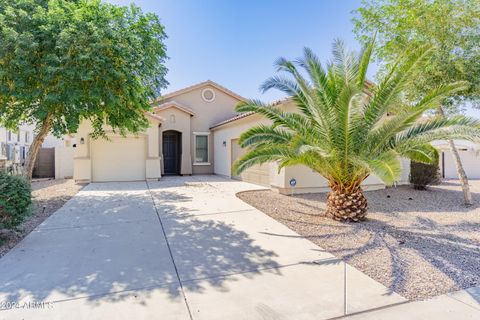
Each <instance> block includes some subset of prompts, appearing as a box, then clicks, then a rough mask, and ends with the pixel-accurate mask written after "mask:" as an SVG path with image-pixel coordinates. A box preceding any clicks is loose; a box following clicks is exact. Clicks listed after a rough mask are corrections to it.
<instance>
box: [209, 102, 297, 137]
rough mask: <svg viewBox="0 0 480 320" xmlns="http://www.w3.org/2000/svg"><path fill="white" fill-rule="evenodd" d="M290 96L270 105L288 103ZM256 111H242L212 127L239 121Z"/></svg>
mask: <svg viewBox="0 0 480 320" xmlns="http://www.w3.org/2000/svg"><path fill="white" fill-rule="evenodd" d="M290 99H291V98H290V97H288V98H285V99H281V100H277V101H274V102H272V103H271V104H270V106H278V105H280V104H282V103H286V102H289V101H290ZM254 113H255V112H253V111H251V112H245V113H240V114H238V115H236V116H235V117H232V118H229V119H227V120H223V121H221V122H219V123H216V124H214V125H213V126H211V127H210V129H215V128H217V127H220V126H223V125H225V124H227V123H230V122H234V121H237V120H240V119H243V118H245V117H248V116H251V115H252V114H254Z"/></svg>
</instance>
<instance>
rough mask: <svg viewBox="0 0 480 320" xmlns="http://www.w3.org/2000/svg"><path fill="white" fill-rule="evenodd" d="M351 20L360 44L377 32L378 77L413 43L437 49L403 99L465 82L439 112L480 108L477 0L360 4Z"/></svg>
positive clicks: (381, 0) (464, 179) (465, 186)
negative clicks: (466, 85)
mask: <svg viewBox="0 0 480 320" xmlns="http://www.w3.org/2000/svg"><path fill="white" fill-rule="evenodd" d="M353 22H354V26H355V27H354V32H355V34H356V36H357V38H358V39H359V40H360V41H362V42H364V43H368V42H369V41H370V39H371V38H372V37H373V36H374V35H375V34H376V38H377V41H376V48H375V50H374V54H375V55H376V57H377V58H378V59H379V61H380V62H382V66H383V67H382V68H381V69H380V74H384V73H385V70H386V68H387V66H388V65H389V64H392V63H394V61H396V60H397V59H398V57H399V56H400V55H401V54H402V53H403V52H404V51H405V50H407V48H409V47H411V46H412V45H413V46H422V45H426V44H428V45H432V46H434V47H435V50H434V51H433V52H432V57H431V59H430V61H429V63H428V64H425V65H423V66H422V69H421V72H420V73H419V74H418V76H417V81H415V82H413V83H411V84H410V85H409V86H408V87H407V88H406V90H405V96H404V99H406V100H410V101H415V100H417V99H418V98H419V97H421V96H423V95H425V93H427V92H429V91H430V90H431V89H432V88H435V87H436V86H438V85H441V84H448V83H451V82H454V81H468V82H469V84H470V86H468V87H466V88H465V90H462V91H458V92H456V93H455V94H453V95H452V96H451V97H449V99H445V100H444V101H443V103H442V105H441V106H440V107H439V108H438V109H437V112H438V113H439V114H440V115H443V114H455V113H458V112H459V111H462V109H463V108H464V107H465V106H468V105H471V106H473V107H480V76H479V75H480V50H479V43H480V1H478V0H434V1H433V0H379V1H377V0H375V1H373V0H363V1H362V5H361V7H360V8H359V9H357V10H356V11H355V17H354V19H353ZM449 144H450V147H451V150H452V153H453V156H454V159H455V162H456V165H457V171H458V175H459V178H460V180H461V182H462V187H463V191H464V200H465V203H466V204H471V202H472V198H471V194H470V190H469V187H468V180H467V177H466V175H465V171H464V170H463V166H462V163H461V161H460V157H459V155H458V151H457V149H456V148H455V144H454V142H453V141H452V140H450V141H449Z"/></svg>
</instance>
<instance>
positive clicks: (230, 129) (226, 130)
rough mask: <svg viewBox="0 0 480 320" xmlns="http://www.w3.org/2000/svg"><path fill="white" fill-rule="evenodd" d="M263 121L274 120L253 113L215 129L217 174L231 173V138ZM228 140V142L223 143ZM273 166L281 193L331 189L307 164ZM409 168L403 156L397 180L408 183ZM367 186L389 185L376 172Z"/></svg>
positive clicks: (291, 106) (287, 107)
mask: <svg viewBox="0 0 480 320" xmlns="http://www.w3.org/2000/svg"><path fill="white" fill-rule="evenodd" d="M280 107H281V108H282V109H284V110H286V111H289V112H298V111H297V108H296V107H295V105H294V104H293V103H292V102H287V103H284V104H283V105H281V106H280ZM261 123H262V124H269V123H270V121H269V120H266V119H264V118H263V117H260V116H258V115H251V116H247V117H245V118H243V119H241V120H237V121H234V122H232V123H229V124H226V125H224V126H221V127H218V128H216V129H214V146H215V170H214V171H215V173H216V174H220V175H224V176H228V177H230V171H231V165H230V164H231V152H230V150H231V140H232V139H236V138H238V137H239V136H240V134H242V132H244V131H246V130H247V129H249V128H251V127H253V126H255V125H257V124H261ZM224 141H225V142H226V146H223V142H224ZM270 167H271V171H270V185H271V186H272V188H273V189H274V190H276V191H278V192H280V193H284V194H290V193H311V192H327V191H328V190H329V188H328V184H327V181H326V179H325V178H323V177H322V176H321V175H319V174H318V173H316V172H314V171H313V170H312V169H310V168H308V167H306V166H303V165H296V166H291V167H287V168H283V169H282V170H281V171H280V174H278V166H277V165H276V164H274V163H272V164H271V165H270ZM409 171H410V162H409V160H407V159H402V176H401V178H400V180H399V181H398V183H397V184H406V183H408V175H409ZM292 178H295V180H296V183H297V184H296V186H295V187H294V188H292V187H290V180H291V179H292ZM363 187H364V189H365V190H376V189H383V188H385V184H384V183H383V182H382V181H381V180H380V179H379V178H378V177H376V176H374V175H372V176H370V177H368V178H367V179H366V180H365V181H364V183H363Z"/></svg>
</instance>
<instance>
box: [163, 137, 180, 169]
mask: <svg viewBox="0 0 480 320" xmlns="http://www.w3.org/2000/svg"><path fill="white" fill-rule="evenodd" d="M180 138H181V133H180V132H178V131H172V130H171V131H165V132H163V134H162V141H163V144H162V150H163V170H164V174H165V175H179V174H180V150H181V139H180Z"/></svg>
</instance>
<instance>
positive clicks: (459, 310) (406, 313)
mask: <svg viewBox="0 0 480 320" xmlns="http://www.w3.org/2000/svg"><path fill="white" fill-rule="evenodd" d="M338 319H340V318H338ZM341 319H348V320H362V319H368V320H377V319H378V320H380V319H381V320H383V319H389V320H396V319H401V320H404V319H409V320H417V319H436V320H444V319H445V320H450V319H462V320H466V319H480V287H475V288H470V289H466V290H461V291H457V292H452V293H449V294H445V295H441V296H438V297H435V298H432V299H429V300H425V301H415V302H409V303H405V304H400V305H396V306H393V307H386V308H383V309H378V310H376V311H367V312H363V313H359V314H356V315H350V316H345V317H341Z"/></svg>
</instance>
